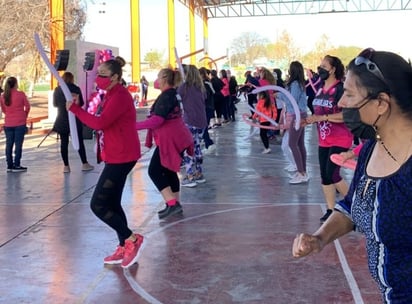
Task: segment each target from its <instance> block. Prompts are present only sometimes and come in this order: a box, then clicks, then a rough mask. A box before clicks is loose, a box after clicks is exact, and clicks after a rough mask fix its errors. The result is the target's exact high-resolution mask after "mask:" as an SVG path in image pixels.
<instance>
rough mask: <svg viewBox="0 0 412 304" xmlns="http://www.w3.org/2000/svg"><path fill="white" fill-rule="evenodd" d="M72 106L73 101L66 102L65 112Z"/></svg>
mask: <svg viewBox="0 0 412 304" xmlns="http://www.w3.org/2000/svg"><path fill="white" fill-rule="evenodd" d="M72 104H73V101H66V110H67V112H69V111H70V107H71V106H72Z"/></svg>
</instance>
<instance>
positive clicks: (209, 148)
mask: <svg viewBox="0 0 412 304" xmlns="http://www.w3.org/2000/svg"><path fill="white" fill-rule="evenodd" d="M215 151H216V145H215V144H211V145H210V146H209V147H207V149H206V148H205V149H203V150H202V154H211V153H213V152H215Z"/></svg>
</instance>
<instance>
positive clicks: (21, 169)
mask: <svg viewBox="0 0 412 304" xmlns="http://www.w3.org/2000/svg"><path fill="white" fill-rule="evenodd" d="M25 171H27V168H26V167H22V166H14V167H13V168H12V169H11V172H25Z"/></svg>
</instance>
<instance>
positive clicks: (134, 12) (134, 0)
mask: <svg viewBox="0 0 412 304" xmlns="http://www.w3.org/2000/svg"><path fill="white" fill-rule="evenodd" d="M130 22H131V39H132V41H131V47H132V49H131V54H132V82H139V81H140V64H141V58H140V0H130Z"/></svg>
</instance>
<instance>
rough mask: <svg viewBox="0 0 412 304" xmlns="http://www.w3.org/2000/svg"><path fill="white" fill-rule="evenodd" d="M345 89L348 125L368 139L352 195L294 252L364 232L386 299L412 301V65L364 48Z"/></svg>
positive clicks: (370, 261)
mask: <svg viewBox="0 0 412 304" xmlns="http://www.w3.org/2000/svg"><path fill="white" fill-rule="evenodd" d="M344 90H345V93H344V95H343V97H342V98H341V100H340V101H339V106H341V107H342V108H343V118H344V121H345V124H346V125H347V126H348V128H349V129H350V130H351V131H352V133H353V134H354V135H355V136H358V137H360V138H365V139H367V140H366V142H365V143H364V145H363V147H362V150H361V151H360V154H359V158H358V165H357V168H356V170H355V173H354V177H353V180H352V183H351V185H350V188H349V192H348V194H347V195H346V196H345V198H344V199H343V200H342V201H340V202H339V203H338V204H337V205H336V207H335V209H334V212H333V213H332V215H331V216H330V217H329V219H328V220H327V221H326V222H325V223H324V224H323V225H322V226H321V227H320V228H319V229H318V230H317V231H316V232H315V233H314V234H312V235H309V234H304V233H303V234H300V235H298V236H297V237H296V238H295V240H294V244H293V250H292V251H293V256H295V257H303V256H306V255H308V254H310V253H312V252H319V251H321V250H322V249H323V247H324V246H325V245H326V244H329V243H331V242H333V241H334V240H335V239H337V238H338V237H340V236H342V235H344V234H347V233H349V232H351V231H353V230H355V231H359V232H362V233H363V234H364V235H365V238H366V250H367V254H368V264H369V270H370V272H371V275H372V277H373V278H374V279H375V280H376V282H377V283H378V286H379V288H380V291H381V293H382V299H383V303H391V304H396V303H412V211H411V210H412V209H411V203H412V192H411V191H410V189H412V179H411V176H412V174H411V173H412V158H411V154H412V68H411V66H410V64H409V63H408V62H407V61H405V60H404V59H403V58H402V57H400V56H399V55H396V54H394V53H390V52H378V51H374V50H372V49H366V50H365V51H363V52H362V53H361V54H360V55H359V56H358V57H357V58H355V59H353V60H352V61H351V62H350V63H349V66H348V72H347V75H346V80H345V85H344Z"/></svg>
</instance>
